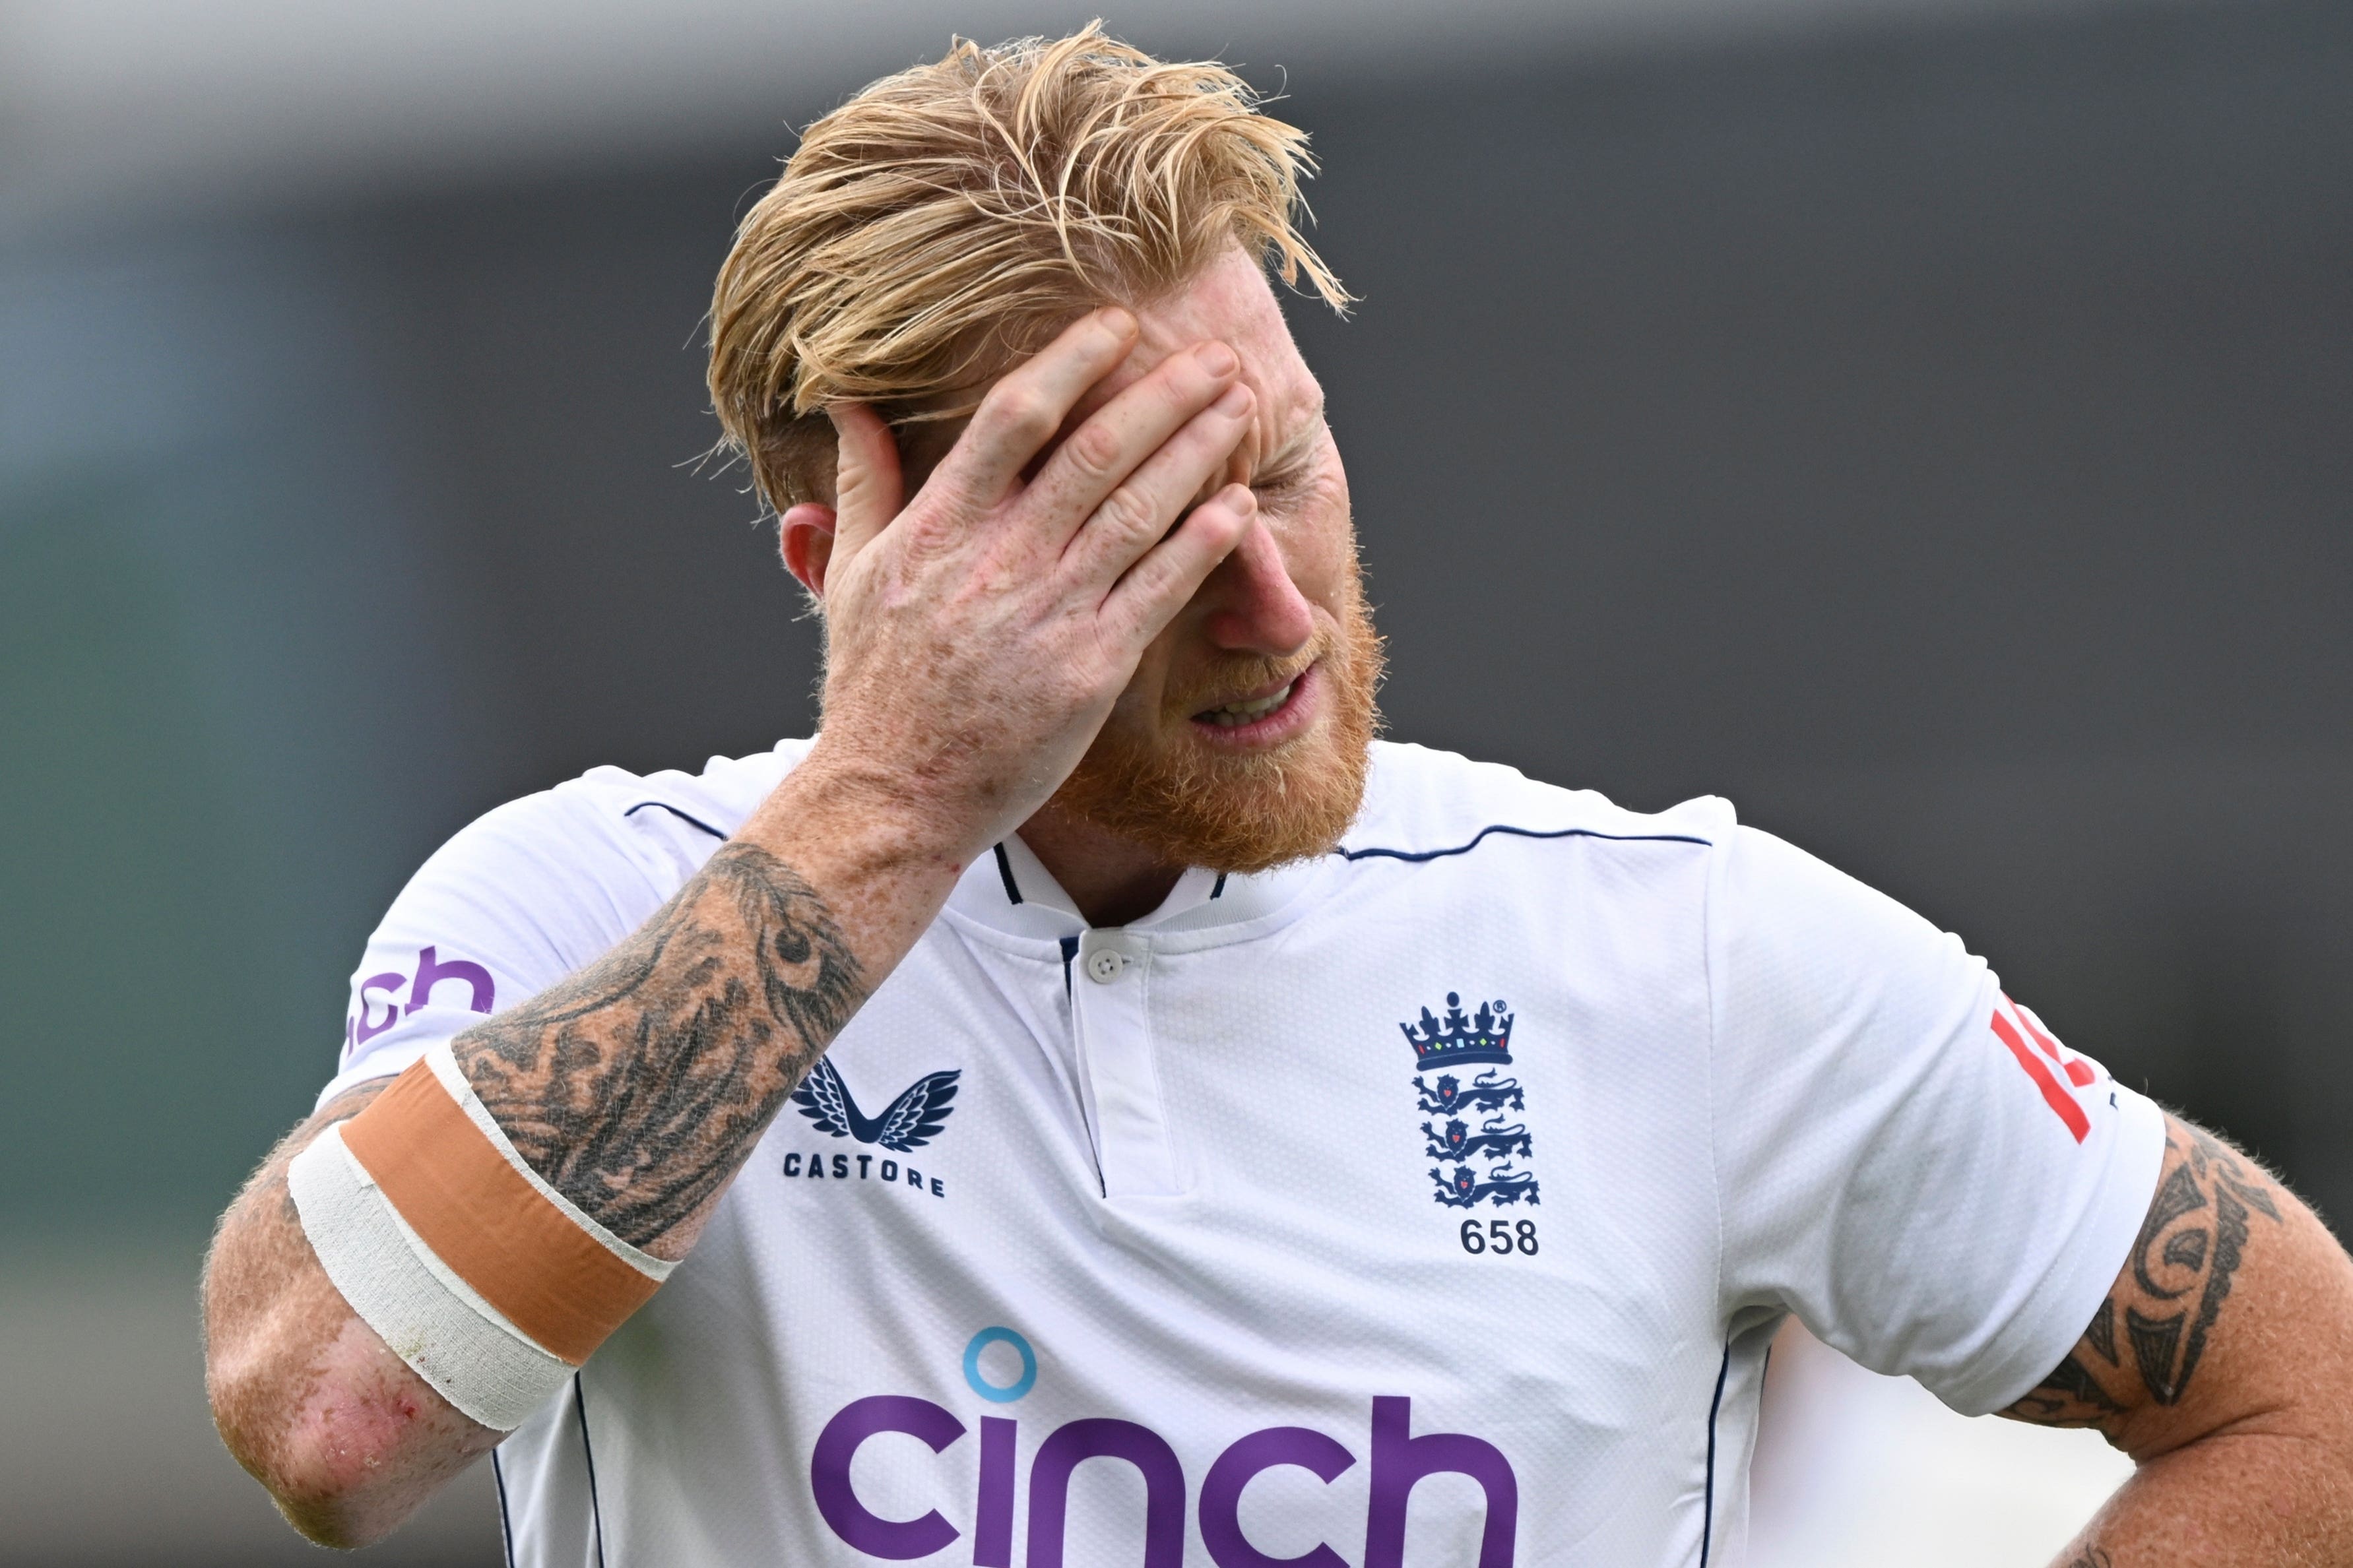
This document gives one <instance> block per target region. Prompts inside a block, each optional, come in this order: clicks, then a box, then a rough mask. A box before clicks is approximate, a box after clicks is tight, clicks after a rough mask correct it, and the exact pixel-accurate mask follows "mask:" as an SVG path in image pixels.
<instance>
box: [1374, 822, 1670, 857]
mask: <svg viewBox="0 0 2353 1568" xmlns="http://www.w3.org/2000/svg"><path fill="white" fill-rule="evenodd" d="M1491 833H1508V834H1510V835H1512V836H1513V837H1516V838H1607V839H1609V840H1611V841H1612V842H1615V843H1619V844H1702V845H1707V844H1714V843H1715V840H1714V839H1712V838H1698V837H1693V836H1692V835H1691V834H1688V833H1597V832H1595V831H1594V830H1593V829H1592V828H1590V827H1556V828H1549V829H1547V828H1541V827H1513V826H1509V825H1508V824H1504V823H1500V822H1499V823H1497V824H1495V825H1494V826H1492V827H1482V828H1481V829H1480V830H1479V831H1478V832H1477V833H1476V834H1475V835H1473V836H1472V839H1471V841H1470V842H1469V843H1468V844H1457V845H1455V846H1454V847H1452V848H1451V849H1343V850H1341V851H1340V858H1342V859H1343V860H1371V859H1375V858H1380V859H1388V860H1412V861H1422V860H1442V859H1444V858H1446V857H1447V856H1449V855H1468V854H1470V853H1471V851H1472V850H1473V849H1476V848H1478V847H1479V844H1480V841H1481V840H1482V839H1484V838H1485V837H1487V836H1488V835H1489V834H1491Z"/></svg>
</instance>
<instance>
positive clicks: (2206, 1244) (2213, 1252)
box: [2002, 1121, 2281, 1426]
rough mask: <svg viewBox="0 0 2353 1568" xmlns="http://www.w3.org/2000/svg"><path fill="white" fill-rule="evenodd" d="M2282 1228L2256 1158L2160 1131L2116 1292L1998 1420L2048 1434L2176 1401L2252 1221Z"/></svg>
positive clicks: (2202, 1348)
mask: <svg viewBox="0 0 2353 1568" xmlns="http://www.w3.org/2000/svg"><path fill="white" fill-rule="evenodd" d="M2258 1218H2261V1219H2263V1220H2264V1221H2266V1222H2268V1223H2269V1224H2271V1225H2277V1224H2279V1223H2280V1219H2281V1215H2280V1205H2279V1202H2278V1200H2277V1198H2276V1197H2275V1196H2274V1189H2273V1186H2272V1184H2271V1182H2270V1179H2269V1178H2268V1177H2267V1176H2265V1174H2264V1173H2263V1171H2262V1170H2261V1169H2260V1168H2259V1167H2257V1166H2256V1164H2255V1163H2254V1162H2253V1160H2250V1159H2248V1158H2246V1157H2245V1156H2243V1155H2242V1154H2240V1153H2239V1152H2236V1151H2235V1150H2233V1149H2232V1148H2231V1147H2230V1146H2229V1145H2227V1144H2225V1143H2223V1142H2221V1141H2219V1140H2217V1139H2215V1138H2213V1137H2211V1136H2210V1135H2208V1134H2207V1133H2205V1132H2201V1131H2199V1130H2198V1129H2197V1128H2195V1127H2192V1126H2189V1124H2188V1123H2186V1122H2183V1121H2168V1124H2167V1129H2166V1148H2165V1166H2164V1172H2163V1174H2162V1175H2161V1176H2160V1177H2159V1178H2158V1184H2157V1196H2156V1197H2155V1198H2154V1199H2153V1200H2151V1202H2150V1204H2149V1207H2148V1216H2147V1218H2146V1219H2144V1220H2143V1221H2142V1222H2141V1227H2140V1234H2139V1235H2138V1236H2137V1237H2135V1238H2134V1239H2133V1247H2132V1255H2131V1256H2130V1257H2129V1258H2126V1261H2125V1267H2124V1270H2123V1272H2122V1273H2121V1274H2120V1275H2119V1276H2118V1278H2117V1281H2116V1289H2115V1290H2113V1291H2112V1292H2110V1294H2109V1296H2108V1298H2107V1300H2104V1301H2102V1302H2101V1303H2100V1310H2098V1311H2097V1312H2095V1313H2094V1314H2093V1315H2092V1321H2091V1325H2090V1327H2088V1328H2087V1329H2085V1330H2084V1337H2083V1338H2082V1339H2081V1340H2080V1341H2078V1342H2076V1345H2075V1348H2074V1350H2073V1352H2071V1353H2070V1354H2069V1355H2068V1356H2067V1358H2066V1359H2065V1360H2064V1361H2063V1362H2061V1363H2059V1364H2058V1366H2057V1367H2056V1368H2054V1369H2053V1370H2052V1373H2051V1375H2050V1376H2049V1377H2046V1378H2044V1379H2043V1380H2042V1384H2041V1385H2040V1386H2038V1387H2036V1388H2035V1389H2034V1390H2033V1392H2031V1393H2030V1394H2027V1395H2026V1397H2025V1398H2023V1399H2021V1400H2020V1401H2019V1402H2018V1403H2017V1404H2016V1405H2011V1406H2010V1408H2009V1409H2007V1410H2005V1411H2003V1412H2002V1414H2003V1415H2010V1416H2014V1417H2016V1418H2017V1419H2019V1420H2021V1421H2033V1422H2038V1423H2040V1424H2042V1425H2043V1426H2105V1424H2106V1423H2107V1422H2108V1420H2109V1418H2110V1417H2112V1416H2116V1415H2123V1414H2124V1413H2125V1412H2126V1409H2127V1408H2128V1407H2130V1406H2133V1405H2141V1404H2144V1403H2147V1402H2154V1403H2156V1404H2158V1405H2172V1404H2176V1403H2178V1402H2179V1400H2180V1398H2181V1396H2182V1395H2183V1394H2185V1393H2186V1392H2187V1391H2188V1390H2189V1384H2190V1380H2191V1379H2192V1378H2193V1377H2194V1376H2196V1375H2197V1372H2198V1363H2199V1362H2200V1360H2201V1359H2203V1357H2204V1356H2205V1353H2206V1344H2207V1339H2208V1336H2209V1335H2210V1334H2211V1332H2212V1331H2213V1329H2214V1325H2215V1323H2216V1322H2217V1321H2219V1320H2220V1319H2221V1312H2222V1306H2223V1303H2224V1302H2225V1301H2227V1300H2230V1296H2231V1284H2232V1279H2234V1278H2235V1277H2236V1276H2237V1274H2238V1272H2239V1266H2240V1265H2241V1264H2242V1262H2244V1261H2245V1259H2246V1255H2247V1247H2248V1246H2249V1244H2250V1242H2251V1241H2252V1240H2253V1237H2254V1231H2255V1225H2254V1222H2255V1221H2256V1220H2257V1219H2258Z"/></svg>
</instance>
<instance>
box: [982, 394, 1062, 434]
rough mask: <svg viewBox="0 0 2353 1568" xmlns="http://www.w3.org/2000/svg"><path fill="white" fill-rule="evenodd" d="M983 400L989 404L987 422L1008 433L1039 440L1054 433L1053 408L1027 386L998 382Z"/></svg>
mask: <svg viewBox="0 0 2353 1568" xmlns="http://www.w3.org/2000/svg"><path fill="white" fill-rule="evenodd" d="M982 401H983V402H984V403H985V404H987V406H988V411H989V422H990V423H991V424H993V425H995V426H997V428H998V429H999V430H1001V431H1003V432H1004V433H1005V434H1007V435H1008V436H1014V437H1028V438H1033V439H1036V440H1040V441H1042V440H1044V439H1045V438H1046V437H1049V436H1050V435H1052V434H1053V433H1054V426H1055V424H1056V420H1055V417H1054V411H1053V409H1052V408H1050V407H1049V406H1048V405H1047V402H1046V399H1045V398H1044V396H1042V395H1040V394H1039V393H1038V392H1037V391H1035V390H1034V389H1032V388H1030V387H1027V386H1023V385H1020V384H1018V383H1013V382H999V383H998V384H997V385H996V386H995V387H994V388H993V389H991V390H990V392H989V394H988V395H987V397H986V398H984V399H983V400H982Z"/></svg>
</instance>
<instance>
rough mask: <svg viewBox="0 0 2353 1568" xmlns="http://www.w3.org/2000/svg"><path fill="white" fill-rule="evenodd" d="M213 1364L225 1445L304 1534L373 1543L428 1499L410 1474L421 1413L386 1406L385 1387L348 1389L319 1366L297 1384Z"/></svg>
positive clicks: (212, 1387)
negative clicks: (297, 1389)
mask: <svg viewBox="0 0 2353 1568" xmlns="http://www.w3.org/2000/svg"><path fill="white" fill-rule="evenodd" d="M210 1370H211V1373H212V1375H211V1376H210V1377H209V1378H208V1379H207V1383H208V1384H209V1389H208V1392H209V1393H210V1394H211V1396H212V1410H213V1423H214V1426H216V1428H217V1429H218V1430H219V1432H220V1436H221V1441H222V1442H223V1443H224V1444H226V1445H227V1447H228V1451H229V1453H230V1455H231V1456H232V1457H233V1458H235V1459H236V1460H237V1463H238V1464H239V1465H240V1466H242V1467H244V1468H245V1471H246V1473H247V1474H248V1475H250V1476H251V1477H253V1479H255V1480H257V1481H259V1482H260V1483H261V1486H262V1488H263V1489H264V1490H266V1491H268V1492H269V1496H270V1500H272V1501H273V1502H275V1503H276V1504H277V1505H278V1511H279V1512H280V1514H282V1515H284V1516H285V1519H286V1522H287V1523H288V1524H290V1525H291V1526H293V1528H294V1529H295V1530H296V1531H299V1532H300V1533H301V1535H302V1536H303V1537H304V1538H305V1539H307V1540H310V1541H311V1542H316V1543H317V1544H319V1545H321V1546H331V1547H337V1548H343V1549H346V1550H348V1549H351V1548H354V1547H361V1546H369V1545H373V1544H375V1542H378V1541H381V1540H383V1539H384V1538H385V1536H386V1535H389V1534H390V1533H392V1531H393V1530H394V1529H395V1528H396V1527H397V1526H398V1525H399V1523H400V1522H401V1521H402V1520H403V1519H405V1518H406V1517H407V1515H408V1513H409V1512H410V1510H412V1509H414V1508H415V1506H416V1504H417V1502H418V1501H419V1500H421V1496H419V1495H417V1493H416V1489H415V1487H414V1486H413V1485H412V1484H410V1483H409V1482H408V1481H407V1480H406V1478H407V1477H409V1475H410V1472H412V1471H413V1470H414V1468H416V1467H415V1465H414V1463H413V1462H412V1461H413V1456H409V1455H408V1454H407V1453H406V1448H407V1447H408V1445H409V1443H410V1441H411V1440H412V1439H411V1433H412V1432H413V1429H414V1426H415V1417H416V1415H417V1412H416V1411H414V1410H406V1411H404V1410H402V1409H400V1408H399V1407H398V1404H397V1402H395V1403H394V1404H393V1405H390V1406H387V1405H386V1404H385V1401H384V1400H383V1399H382V1398H381V1394H382V1392H383V1391H382V1390H381V1389H372V1390H360V1389H353V1388H345V1387H342V1386H339V1385H338V1380H337V1379H336V1378H335V1377H334V1375H333V1374H332V1373H318V1372H316V1371H314V1370H313V1371H310V1372H309V1375H307V1376H305V1377H303V1378H301V1379H299V1380H297V1379H289V1378H284V1377H279V1376H270V1375H259V1376H256V1375H247V1376H237V1375H235V1374H234V1373H233V1372H232V1371H231V1370H230V1369H227V1368H223V1367H219V1366H217V1365H216V1366H215V1367H213V1368H212V1369H210ZM290 1383H292V1384H296V1385H297V1386H299V1387H300V1389H301V1392H300V1393H299V1394H297V1393H292V1392H290V1390H289V1387H288V1385H289V1384H290Z"/></svg>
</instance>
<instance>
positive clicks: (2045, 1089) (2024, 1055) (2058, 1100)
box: [1993, 1010, 2092, 1143]
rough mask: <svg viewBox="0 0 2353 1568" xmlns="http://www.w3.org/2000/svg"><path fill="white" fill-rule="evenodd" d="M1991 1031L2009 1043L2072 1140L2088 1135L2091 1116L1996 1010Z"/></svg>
mask: <svg viewBox="0 0 2353 1568" xmlns="http://www.w3.org/2000/svg"><path fill="white" fill-rule="evenodd" d="M1993 1032H1994V1033H1995V1034H1996V1035H1997V1036H1999V1037H2000V1040H2001V1043H2002V1044H2003V1045H2005V1046H2008V1047H2010V1055H2011V1056H2014V1057H2016V1058H2018V1065H2019V1066H2020V1067H2022V1068H2025V1069H2026V1076H2027V1077H2029V1078H2031V1079H2033V1080H2034V1087H2035V1088H2037V1089H2041V1090H2042V1100H2043V1103H2044V1104H2046V1105H2048V1106H2050V1107H2051V1109H2052V1110H2054V1111H2057V1112H2058V1113H2059V1120H2060V1121H2063V1122H2065V1123H2066V1124H2067V1131H2070V1132H2073V1134H2074V1135H2075V1142H2078V1143H2081V1142H2083V1141H2084V1139H2085V1138H2087V1137H2089V1136H2091V1132H2092V1119H2091V1118H2090V1117H2088V1116H2086V1115H2084V1108H2083V1107H2082V1106H2080V1105H2078V1104H2076V1103H2075V1097H2074V1096H2073V1095H2072V1094H2069V1093H2068V1092H2067V1090H2066V1089H2065V1088H2064V1087H2063V1085H2061V1083H2060V1082H2059V1080H2058V1079H2055V1078H2053V1077H2052V1076H2051V1069H2050V1068H2047V1067H2045V1066H2043V1065H2042V1058H2040V1057H2038V1056H2036V1055H2035V1054H2034V1051H2033V1048H2032V1047H2030V1046H2028V1045H2027V1043H2026V1041H2025V1039H2024V1037H2021V1035H2020V1034H2019V1032H2018V1031H2017V1029H2015V1028H2013V1027H2012V1026H2010V1020H2009V1019H2007V1018H2005V1017H2003V1016H2001V1014H2000V1011H1999V1010H1997V1011H1996V1012H1995V1013H1994V1016H1993Z"/></svg>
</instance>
